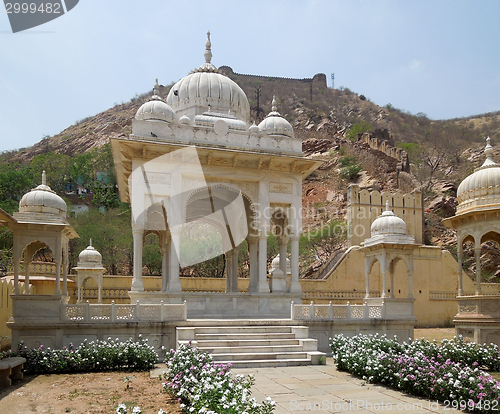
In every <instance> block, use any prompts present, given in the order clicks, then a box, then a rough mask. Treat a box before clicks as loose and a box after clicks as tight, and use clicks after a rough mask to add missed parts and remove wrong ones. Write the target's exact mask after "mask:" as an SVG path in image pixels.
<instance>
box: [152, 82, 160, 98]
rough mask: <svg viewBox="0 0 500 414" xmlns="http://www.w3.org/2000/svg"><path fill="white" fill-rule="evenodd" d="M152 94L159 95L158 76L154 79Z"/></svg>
mask: <svg viewBox="0 0 500 414" xmlns="http://www.w3.org/2000/svg"><path fill="white" fill-rule="evenodd" d="M153 95H160V85H159V84H158V78H156V80H155V86H154V88H153Z"/></svg>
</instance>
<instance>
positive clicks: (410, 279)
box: [408, 253, 413, 299]
mask: <svg viewBox="0 0 500 414" xmlns="http://www.w3.org/2000/svg"><path fill="white" fill-rule="evenodd" d="M408 299H413V253H412V254H411V255H410V266H409V267H408Z"/></svg>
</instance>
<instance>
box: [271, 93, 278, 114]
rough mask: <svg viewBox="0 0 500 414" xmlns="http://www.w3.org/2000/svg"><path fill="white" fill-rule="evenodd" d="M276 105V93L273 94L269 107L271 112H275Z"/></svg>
mask: <svg viewBox="0 0 500 414" xmlns="http://www.w3.org/2000/svg"><path fill="white" fill-rule="evenodd" d="M277 105H278V102H276V95H273V103H272V108H271V110H272V111H273V112H276V111H277V110H278V107H277Z"/></svg>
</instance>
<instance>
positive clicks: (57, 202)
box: [19, 171, 68, 218]
mask: <svg viewBox="0 0 500 414" xmlns="http://www.w3.org/2000/svg"><path fill="white" fill-rule="evenodd" d="M67 210H68V206H67V205H66V202H65V201H64V200H63V199H62V198H61V197H59V196H58V195H57V194H56V193H55V192H54V191H52V190H51V188H50V187H49V186H48V185H47V179H46V174H45V171H44V172H43V173H42V184H41V185H39V186H38V187H36V188H34V189H33V190H31V191H30V192H29V193H26V194H25V195H24V196H23V198H21V201H20V202H19V212H20V213H47V214H55V215H57V216H59V217H62V218H66V212H67Z"/></svg>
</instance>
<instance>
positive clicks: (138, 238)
mask: <svg viewBox="0 0 500 414" xmlns="http://www.w3.org/2000/svg"><path fill="white" fill-rule="evenodd" d="M143 234H144V230H143V229H139V228H135V229H134V228H133V229H132V235H133V237H134V271H133V276H132V286H131V288H130V290H131V291H132V292H144V284H143V283H142V244H143Z"/></svg>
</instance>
